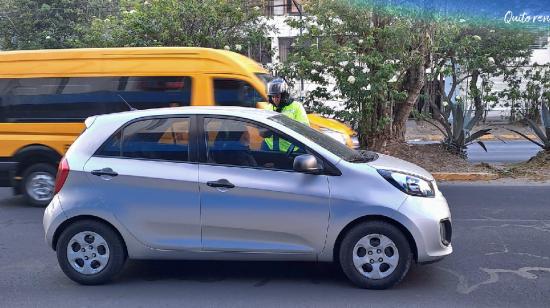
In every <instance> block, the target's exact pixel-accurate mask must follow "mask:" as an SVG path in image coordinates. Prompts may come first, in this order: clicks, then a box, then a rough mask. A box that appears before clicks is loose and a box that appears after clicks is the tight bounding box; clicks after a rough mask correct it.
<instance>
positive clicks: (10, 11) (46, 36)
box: [0, 0, 116, 50]
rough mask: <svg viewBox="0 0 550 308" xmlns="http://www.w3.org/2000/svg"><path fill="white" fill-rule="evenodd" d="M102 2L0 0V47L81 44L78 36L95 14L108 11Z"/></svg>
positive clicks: (45, 46)
mask: <svg viewBox="0 0 550 308" xmlns="http://www.w3.org/2000/svg"><path fill="white" fill-rule="evenodd" d="M102 2H107V1H102V0H90V1H87V0H50V1H35V0H3V1H0V49H4V50H10V49H41V48H71V47H77V46H80V45H81V43H80V38H81V37H82V36H83V32H84V30H85V29H86V28H87V27H88V25H89V24H90V23H91V21H92V19H93V16H94V14H95V13H98V12H101V11H105V10H109V7H106V6H105V4H104V3H102ZM114 4H116V2H112V3H110V5H114Z"/></svg>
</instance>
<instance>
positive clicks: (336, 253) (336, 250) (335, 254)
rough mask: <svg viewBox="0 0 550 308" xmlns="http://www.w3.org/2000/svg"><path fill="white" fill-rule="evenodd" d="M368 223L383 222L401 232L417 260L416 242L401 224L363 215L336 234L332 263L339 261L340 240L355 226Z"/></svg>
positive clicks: (382, 217) (375, 216)
mask: <svg viewBox="0 0 550 308" xmlns="http://www.w3.org/2000/svg"><path fill="white" fill-rule="evenodd" d="M369 221H383V222H387V223H389V224H391V225H393V226H395V227H397V228H398V229H399V230H400V231H401V232H403V234H404V235H405V237H406V238H407V241H408V242H409V245H410V246H411V250H412V252H413V255H414V260H415V261H417V260H418V247H417V244H416V241H415V239H414V237H413V235H412V234H411V232H410V231H409V230H408V229H407V228H406V227H405V226H404V225H403V224H401V223H400V222H398V221H397V220H395V219H392V218H390V217H387V216H383V215H365V216H362V217H359V218H357V219H355V220H353V221H351V222H349V223H348V224H347V225H346V226H345V227H344V228H343V229H342V230H341V231H340V233H338V237H337V238H336V242H335V244H334V249H333V252H332V253H333V260H334V262H336V263H338V262H340V260H339V259H340V257H339V256H340V248H341V246H342V240H343V239H344V237H345V236H346V234H347V233H348V232H349V231H350V230H351V229H353V228H354V227H355V226H357V225H359V224H362V223H365V222H369Z"/></svg>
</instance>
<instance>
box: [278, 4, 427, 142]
mask: <svg viewBox="0 0 550 308" xmlns="http://www.w3.org/2000/svg"><path fill="white" fill-rule="evenodd" d="M360 2H361V1H349V0H348V1H330V0H315V1H309V2H308V3H307V4H308V5H307V6H305V7H304V9H305V10H306V11H307V12H308V14H309V15H308V16H306V17H304V18H303V19H302V20H300V19H298V18H293V19H290V20H289V21H288V24H289V25H290V26H292V27H293V28H295V29H300V28H301V29H303V33H304V34H303V36H301V37H298V38H297V40H296V41H295V43H294V48H293V51H292V53H291V54H290V56H289V59H288V61H287V63H285V65H284V66H283V67H279V68H277V70H278V73H279V74H282V75H284V76H285V77H286V78H287V79H289V80H294V81H297V80H300V79H304V80H308V81H311V82H314V83H315V84H316V85H317V86H318V87H317V88H316V89H315V90H313V91H311V92H309V93H308V95H307V96H306V97H305V103H306V106H307V107H308V108H309V109H310V110H313V111H316V112H320V113H322V114H324V115H328V116H335V117H336V118H338V119H340V120H343V121H346V122H348V123H351V124H352V126H353V127H355V128H356V129H358V130H359V133H360V136H362V138H361V140H362V143H363V145H365V141H366V140H367V138H366V136H369V137H370V138H369V140H373V139H374V136H376V135H379V134H383V133H384V132H387V131H388V130H390V131H391V125H392V124H394V122H395V121H394V120H395V116H394V114H393V113H392V109H395V110H397V109H399V108H400V107H401V106H402V105H403V104H404V102H405V101H406V99H407V97H408V96H409V94H410V93H411V92H412V91H413V85H414V84H415V83H416V82H418V81H419V82H423V68H422V69H421V70H416V71H413V69H416V68H417V67H418V66H421V67H422V66H423V64H424V61H425V48H426V45H427V44H429V37H427V31H426V28H427V27H426V25H425V24H423V23H421V22H420V21H418V20H417V19H415V18H414V16H410V15H408V14H411V12H408V11H407V12H405V11H399V10H397V9H396V8H391V9H390V8H387V9H386V8H383V7H380V8H377V9H374V8H373V7H372V6H365V5H359V4H362V3H360ZM412 14H414V12H412ZM427 41H428V43H427ZM419 71H420V72H421V73H422V75H419ZM331 85H333V86H334V88H330V86H331ZM322 101H338V102H341V104H342V108H341V109H340V110H333V109H331V108H327V107H326V106H325V105H324V104H323V103H321V102H322ZM409 112H410V111H409ZM405 120H406V117H405ZM369 146H374V147H375V148H376V145H374V144H372V143H371V144H369Z"/></svg>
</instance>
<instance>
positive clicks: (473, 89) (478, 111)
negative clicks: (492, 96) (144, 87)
mask: <svg viewBox="0 0 550 308" xmlns="http://www.w3.org/2000/svg"><path fill="white" fill-rule="evenodd" d="M478 79H479V71H477V70H475V71H474V72H473V73H472V80H471V81H470V93H471V95H472V97H473V98H474V106H475V113H474V118H473V119H472V121H474V122H473V124H474V125H475V124H477V123H478V122H479V121H481V119H483V110H484V109H485V108H483V102H482V101H481V92H480V91H479V89H478V88H477V81H478Z"/></svg>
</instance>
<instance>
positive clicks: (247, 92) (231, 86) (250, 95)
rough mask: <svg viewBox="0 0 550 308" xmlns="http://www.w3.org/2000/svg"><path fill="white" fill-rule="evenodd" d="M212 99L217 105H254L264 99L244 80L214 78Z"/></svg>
mask: <svg viewBox="0 0 550 308" xmlns="http://www.w3.org/2000/svg"><path fill="white" fill-rule="evenodd" d="M214 100H215V103H216V105H218V106H241V107H256V103H258V102H262V101H264V100H265V99H264V98H262V96H261V95H260V94H259V93H258V91H256V89H254V87H253V86H251V85H250V84H249V83H248V82H246V81H243V80H239V79H228V78H215V79H214Z"/></svg>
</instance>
